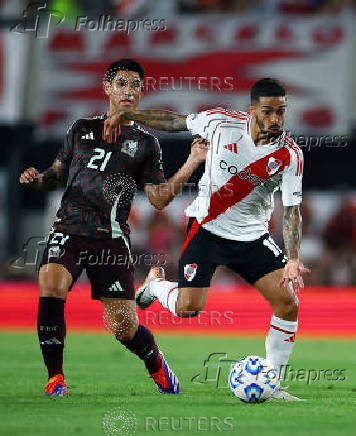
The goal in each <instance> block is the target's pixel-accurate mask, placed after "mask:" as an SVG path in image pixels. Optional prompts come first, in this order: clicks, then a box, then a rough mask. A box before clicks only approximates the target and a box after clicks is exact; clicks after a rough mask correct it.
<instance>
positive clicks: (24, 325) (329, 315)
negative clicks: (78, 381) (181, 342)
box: [0, 282, 356, 337]
mask: <svg viewBox="0 0 356 436" xmlns="http://www.w3.org/2000/svg"><path fill="white" fill-rule="evenodd" d="M0 287H1V291H0V330H8V331H10V330H14V329H15V330H35V328H36V315H37V303H38V285H37V284H36V283H22V284H21V283H16V282H11V283H10V282H9V283H6V282H3V283H1V284H0ZM355 312H356V289H355V288H332V287H309V288H306V289H305V290H304V291H303V293H302V294H301V295H300V320H299V330H298V335H299V334H300V335H306V336H320V337H323V336H325V337H327V336H337V337H356V319H355V316H354V314H355ZM271 314H272V311H271V308H270V306H269V305H268V303H267V302H266V301H265V300H264V299H263V298H262V297H261V296H260V295H259V294H258V292H257V291H256V290H255V289H254V288H252V287H250V286H244V285H242V286H235V287H230V286H224V285H222V286H221V285H220V286H218V285H215V286H212V290H211V291H210V292H209V297H208V302H207V305H206V308H205V310H204V311H203V312H202V314H201V315H200V316H199V317H195V318H191V319H181V318H177V317H175V316H173V315H172V314H171V313H170V312H168V310H167V309H164V308H163V307H162V306H161V304H160V303H159V302H155V303H154V304H153V305H152V306H150V307H149V308H148V309H146V310H138V315H139V319H140V322H141V323H143V324H144V325H146V326H147V327H149V328H150V329H152V330H153V331H154V332H155V333H160V334H165V333H166V334H177V335H179V334H183V335H185V334H198V335H201V334H202V335H211V334H214V335H246V334H247V335H249V334H250V335H256V336H260V335H265V334H266V332H267V330H268V328H269V323H270V317H271ZM66 319H67V323H68V328H69V330H72V331H73V330H77V331H91V332H95V333H106V334H109V332H108V331H107V330H106V327H105V326H106V322H105V318H104V319H103V306H102V304H101V303H100V302H98V301H93V300H91V299H90V286H89V285H87V284H78V285H75V287H74V288H73V291H71V292H70V294H69V296H68V303H67V305H66Z"/></svg>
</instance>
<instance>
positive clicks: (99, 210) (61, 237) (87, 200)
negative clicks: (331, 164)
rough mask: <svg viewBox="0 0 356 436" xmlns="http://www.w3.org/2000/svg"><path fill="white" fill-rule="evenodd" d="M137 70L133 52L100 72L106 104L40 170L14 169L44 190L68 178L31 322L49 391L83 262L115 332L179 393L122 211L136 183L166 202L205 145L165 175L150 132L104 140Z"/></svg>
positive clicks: (132, 130) (132, 96)
mask: <svg viewBox="0 0 356 436" xmlns="http://www.w3.org/2000/svg"><path fill="white" fill-rule="evenodd" d="M143 79H144V71H143V68H142V67H141V65H140V64H138V63H137V62H135V61H134V60H131V59H122V60H120V61H118V62H114V63H113V64H111V65H110V66H109V68H108V69H107V71H106V75H105V80H104V91H105V94H106V95H107V96H108V98H109V101H110V106H109V109H108V111H107V113H106V114H105V115H103V116H100V117H96V118H89V119H79V120H77V121H76V122H75V123H74V124H73V125H72V127H71V128H70V129H69V131H68V132H67V136H66V139H65V142H64V146H63V148H62V149H61V151H60V152H59V153H58V155H57V157H56V159H55V161H54V163H53V165H52V166H51V167H50V168H48V169H47V170H45V171H44V172H43V173H39V171H37V170H36V169H35V168H28V169H27V170H25V171H24V172H23V173H22V174H21V176H20V178H19V181H20V183H21V184H23V185H25V186H30V187H33V188H35V189H38V190H41V191H51V190H54V189H56V188H59V187H65V191H64V194H63V197H62V201H61V205H60V208H59V210H58V212H57V216H56V220H55V222H54V225H53V228H52V230H51V232H50V235H49V237H48V243H47V246H46V249H45V251H44V255H43V259H42V262H41V266H40V270H39V287H40V298H39V307H38V320H37V327H38V337H39V341H40V347H41V350H42V354H43V359H44V363H45V365H46V367H47V370H48V379H49V380H48V384H47V385H46V386H45V388H44V390H45V393H46V395H48V396H62V395H65V394H66V393H67V386H66V382H65V379H64V375H63V347H64V340H65V335H66V324H65V316H64V307H65V302H66V298H67V293H68V291H69V290H70V289H71V288H72V286H73V284H74V283H75V281H76V280H77V279H78V277H79V276H80V274H81V272H82V271H83V269H86V272H87V275H88V278H89V280H90V283H91V294H92V298H93V299H96V300H101V302H102V303H103V306H104V309H105V312H106V317H107V320H108V324H109V326H110V329H111V330H112V332H113V334H114V335H115V337H116V339H117V340H118V341H119V342H121V343H122V344H123V345H124V346H125V347H126V348H127V349H129V350H130V351H131V352H133V353H134V354H136V355H137V356H138V357H139V358H140V359H142V360H143V361H144V363H145V365H146V368H147V370H148V372H149V374H150V377H152V379H153V380H154V382H155V383H156V385H157V387H158V390H159V391H160V392H162V393H172V394H177V393H178V392H179V383H178V378H177V377H176V376H175V374H174V373H173V372H172V371H171V370H170V368H169V366H168V364H167V362H166V360H165V358H164V357H163V354H162V353H161V352H160V350H159V349H158V347H157V345H156V342H155V339H154V337H153V335H152V333H151V332H150V331H149V330H148V329H147V328H146V327H144V326H143V325H139V324H138V319H137V315H136V303H135V290H134V270H133V265H132V262H131V253H130V248H131V245H130V239H129V232H130V230H129V226H128V224H127V219H128V216H129V212H130V207H131V202H132V199H133V196H134V194H135V191H136V187H137V185H143V187H144V190H145V193H146V195H147V196H148V199H149V201H150V202H151V203H152V205H153V206H154V207H155V208H157V209H163V208H164V207H165V206H166V205H167V204H168V203H169V202H170V201H171V200H172V199H173V198H174V196H175V195H176V194H177V193H178V192H179V191H180V189H181V187H182V186H183V184H184V183H185V182H186V181H187V180H188V178H189V177H190V175H191V174H192V173H193V171H194V170H195V169H196V168H197V167H198V166H199V165H200V163H201V162H203V161H204V160H205V157H206V152H207V147H208V145H207V142H206V141H202V140H195V141H194V142H193V145H192V149H191V153H190V155H189V157H188V159H187V161H186V162H185V164H184V165H183V166H182V167H181V168H180V169H179V170H178V171H177V173H176V174H175V175H174V176H173V177H171V178H170V179H169V180H168V182H165V179H164V175H163V170H162V162H161V150H160V146H159V143H158V141H157V139H156V138H155V137H154V136H153V135H151V134H149V133H147V132H146V131H144V130H143V129H142V128H140V127H139V126H138V125H137V124H135V123H134V122H131V121H128V122H126V123H125V124H124V125H121V126H120V131H119V130H118V129H117V130H116V131H114V132H113V134H112V136H111V138H110V141H107V140H106V139H103V135H102V132H103V125H104V120H105V119H106V117H107V116H110V115H111V114H113V113H115V112H117V111H119V110H132V109H135V108H136V107H137V105H138V103H139V100H140V96H141V91H142V85H143ZM93 259H96V261H94V262H93Z"/></svg>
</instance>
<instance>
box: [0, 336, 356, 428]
mask: <svg viewBox="0 0 356 436" xmlns="http://www.w3.org/2000/svg"><path fill="white" fill-rule="evenodd" d="M157 342H158V344H159V346H160V348H161V349H162V350H163V351H164V353H165V356H166V358H167V360H168V362H169V364H170V366H171V367H172V368H173V369H174V371H175V372H176V374H177V375H178V377H179V379H180V382H181V394H180V395H161V394H159V393H158V392H157V391H156V387H155V385H154V384H153V382H152V381H151V380H150V379H149V378H148V377H147V374H146V371H145V369H144V365H143V363H142V362H140V361H139V360H138V359H137V358H136V357H135V356H134V355H132V354H130V353H129V352H128V351H126V350H125V349H124V348H123V347H122V346H121V345H120V344H119V343H117V342H115V340H114V339H113V338H111V337H110V336H109V335H107V336H105V335H89V334H88V335H85V334H81V335H80V334H76V333H72V334H70V335H69V336H68V338H67V346H66V350H65V372H66V379H67V384H68V387H69V395H68V396H67V397H66V398H46V397H44V396H43V395H42V393H41V390H42V388H43V386H44V385H45V382H46V374H45V371H44V368H43V365H42V356H41V354H40V350H39V346H38V344H37V338H36V336H35V335H33V334H30V333H29V334H16V333H4V332H3V333H1V334H0V343H1V347H0V349H1V360H0V401H1V404H0V434H1V435H6V436H15V435H16V436H17V435H19V436H20V435H21V436H22V435H25V436H42V435H50V436H57V435H58V436H65V435H71V436H72V435H85V436H89V435H105V434H108V435H124V436H125V435H130V434H131V435H133V434H135V435H151V434H157V435H173V434H174V435H188V434H190V435H192V434H193V435H194V434H197V435H199V434H207V435H215V434H226V435H229V434H231V435H232V434H236V435H244V434H247V435H252V436H253V435H261V436H264V435H271V436H279V435H287V436H294V435H303V436H308V435H313V436H314V435H315V436H320V435H322V436H329V435H343V436H348V435H355V434H356V364H355V362H356V341H352V340H310V339H303V338H300V339H299V340H298V341H297V342H296V346H295V348H294V352H293V356H292V359H291V362H290V363H291V366H292V367H293V368H294V369H295V370H297V369H299V370H300V369H306V370H308V369H314V370H321V369H324V370H326V369H333V370H336V369H337V370H342V369H343V370H345V372H344V375H345V380H341V378H343V377H341V376H340V377H339V378H340V380H334V381H332V380H328V379H325V378H323V375H324V374H325V373H324V372H322V373H321V374H320V378H321V379H319V380H316V381H314V382H311V383H310V384H307V382H306V380H305V377H304V380H290V381H288V382H287V383H286V384H289V386H290V387H289V391H290V392H291V393H293V394H295V395H297V396H300V397H302V398H305V399H307V402H300V403H285V402H281V401H276V400H270V401H267V402H265V403H262V404H244V403H242V402H240V401H239V400H238V399H236V398H234V397H233V395H232V394H231V393H230V391H229V389H228V388H227V387H226V386H227V385H226V382H225V380H226V373H227V372H228V365H229V364H228V363H221V364H220V367H221V371H220V378H218V379H217V381H216V380H215V381H214V374H217V371H216V370H217V367H214V364H211V365H212V366H209V370H208V371H209V372H208V381H205V378H204V375H205V374H206V369H205V368H204V366H203V365H204V361H205V360H206V359H207V358H208V356H209V354H210V353H227V354H228V359H234V358H238V357H242V356H244V355H247V354H257V355H262V356H263V355H264V339H263V338H243V337H237V338H235V337H225V336H209V337H207V336H159V337H157ZM213 360H214V359H213ZM197 374H200V376H199V377H197V378H196V382H192V381H191V380H192V378H193V377H194V376H196V375H197ZM294 374H295V373H294ZM313 374H314V373H313ZM328 374H329V377H328V378H330V373H328ZM313 377H315V375H314V376H313ZM290 378H292V375H291V376H290ZM300 378H303V376H301V377H300ZM119 409H120V410H121V413H119V414H118V413H117V410H119ZM123 409H124V410H123ZM110 413H111V414H110ZM104 416H106V417H108V416H109V418H108V419H107V418H106V420H105V422H106V423H108V424H107V426H106V427H105V428H106V433H105V431H104V430H103V418H104ZM115 416H116V417H117V418H118V419H117V420H116V421H114V420H113V418H115ZM120 416H121V418H120ZM130 417H131V418H130ZM132 417H134V419H133V420H132ZM125 418H127V420H126V421H125ZM123 419H124V420H123ZM130 419H131V420H130ZM135 422H136V430H135V433H133V430H132V428H133V426H134V423H135ZM110 425H111V427H110ZM110 429H111V430H110ZM110 431H111V432H110Z"/></svg>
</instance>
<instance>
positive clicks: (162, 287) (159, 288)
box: [150, 280, 179, 316]
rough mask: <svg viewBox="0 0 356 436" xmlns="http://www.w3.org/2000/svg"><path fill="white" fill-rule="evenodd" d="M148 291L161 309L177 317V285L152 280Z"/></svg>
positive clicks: (175, 283)
mask: <svg viewBox="0 0 356 436" xmlns="http://www.w3.org/2000/svg"><path fill="white" fill-rule="evenodd" d="M150 291H151V292H152V294H153V295H154V296H156V297H157V298H158V300H159V301H160V303H161V304H162V306H163V307H165V308H166V309H168V310H169V311H171V312H172V313H173V314H174V315H175V316H177V309H176V308H177V300H178V293H179V288H178V283H177V282H168V281H166V280H153V281H152V282H151V283H150Z"/></svg>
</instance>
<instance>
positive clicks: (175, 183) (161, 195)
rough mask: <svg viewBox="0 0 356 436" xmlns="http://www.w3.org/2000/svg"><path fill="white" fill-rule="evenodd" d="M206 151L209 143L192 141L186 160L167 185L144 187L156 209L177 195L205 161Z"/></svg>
mask: <svg viewBox="0 0 356 436" xmlns="http://www.w3.org/2000/svg"><path fill="white" fill-rule="evenodd" d="M208 150H209V142H208V141H207V140H206V139H202V138H196V139H194V141H193V142H192V148H191V151H190V154H189V156H188V159H187V160H186V162H185V163H184V164H183V166H182V167H181V168H180V169H179V170H178V171H177V172H176V173H175V174H174V176H172V177H171V178H170V179H169V180H168V182H167V183H162V184H160V185H145V188H144V189H145V192H146V195H147V197H148V199H149V200H150V203H151V204H152V205H153V206H154V207H155V208H156V209H159V210H162V209H164V208H165V207H166V206H167V205H168V204H169V203H170V202H171V201H172V200H173V198H174V197H175V196H176V195H177V194H179V192H180V191H181V190H182V189H183V187H184V184H185V183H186V182H187V181H188V179H189V177H190V176H191V175H192V174H193V172H194V171H195V170H196V169H197V168H198V167H199V165H200V164H201V163H202V162H204V161H205V159H206V155H207V152H208Z"/></svg>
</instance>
